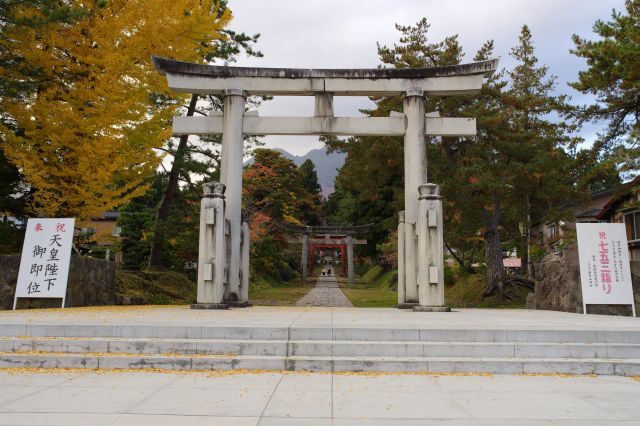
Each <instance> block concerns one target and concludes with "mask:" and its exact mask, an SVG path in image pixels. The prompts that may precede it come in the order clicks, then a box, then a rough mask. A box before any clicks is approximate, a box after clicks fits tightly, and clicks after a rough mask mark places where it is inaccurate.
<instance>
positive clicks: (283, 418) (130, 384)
mask: <svg viewBox="0 0 640 426" xmlns="http://www.w3.org/2000/svg"><path fill="white" fill-rule="evenodd" d="M639 399H640V382H638V381H636V380H634V379H632V378H625V377H610V376H599V377H588V376H574V377H561V376H510V375H496V376H448V375H443V376H427V375H358V374H304V373H298V374H290V373H289V374H282V373H278V372H265V373H251V374H226V375H223V374H220V375H217V374H215V373H211V374H208V373H156V372H131V371H126V372H114V371H105V372H99V373H96V372H82V371H77V372H69V371H66V372H64V371H63V372H58V371H54V370H44V372H32V371H29V370H27V371H17V372H6V371H0V425H180V426H189V425H234V426H243V425H263V426H264V425H279V426H280V425H314V426H315V425H322V426H328V425H340V426H347V425H349V426H353V425H355V426H358V425H384V426H389V425H401V426H413V425H465V426H466V425H505V426H506V425H640V404H639V403H638V401H639Z"/></svg>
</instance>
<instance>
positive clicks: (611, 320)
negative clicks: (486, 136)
mask: <svg viewBox="0 0 640 426" xmlns="http://www.w3.org/2000/svg"><path fill="white" fill-rule="evenodd" d="M9 324H26V325H29V324H39V325H46V326H55V325H64V324H67V325H68V324H72V325H101V326H106V325H113V326H120V325H127V326H128V325H131V326H134V325H135V326H145V325H154V326H155V325H157V326H174V327H178V326H180V327H212V326H223V327H291V328H298V327H310V328H314V327H332V328H336V329H337V328H388V329H391V328H392V329H407V330H413V329H458V330H459V329H469V330H509V329H524V328H526V329H530V330H555V331H557V330H587V331H597V330H629V331H640V320H638V318H631V317H614V316H602V315H582V314H571V313H566V312H556V311H536V310H526V309H455V310H454V311H453V312H432V313H428V312H412V311H410V310H404V309H393V308H367V309H361V308H337V307H325V308H323V307H272V306H254V307H252V308H239V309H231V310H227V311H224V310H223V311H218V310H197V309H189V307H188V306H184V305H183V306H158V305H152V306H97V307H86V308H67V309H33V310H17V311H0V327H3V326H7V325H9ZM25 333H26V330H25V331H24V332H23V333H22V334H18V335H24V334H25Z"/></svg>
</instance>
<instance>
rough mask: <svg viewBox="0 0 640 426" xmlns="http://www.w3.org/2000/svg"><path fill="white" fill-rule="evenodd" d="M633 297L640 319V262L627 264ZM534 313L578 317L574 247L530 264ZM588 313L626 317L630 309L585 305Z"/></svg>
mask: <svg viewBox="0 0 640 426" xmlns="http://www.w3.org/2000/svg"><path fill="white" fill-rule="evenodd" d="M631 276H632V279H633V294H634V299H635V302H636V311H637V312H638V315H640V262H639V261H634V262H631ZM533 278H534V280H535V282H536V287H535V298H534V299H535V304H534V305H535V309H548V310H553V311H565V312H578V313H582V290H581V287H580V263H579V261H578V249H577V247H576V246H571V247H568V248H565V249H564V250H563V251H561V252H558V253H554V254H551V255H548V256H546V257H545V258H543V259H542V261H540V262H534V263H533ZM588 312H589V313H590V314H591V313H594V314H608V315H630V314H631V307H630V306H623V305H589V307H588Z"/></svg>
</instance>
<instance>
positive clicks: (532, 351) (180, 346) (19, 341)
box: [0, 337, 640, 359]
mask: <svg viewBox="0 0 640 426" xmlns="http://www.w3.org/2000/svg"><path fill="white" fill-rule="evenodd" d="M26 351H41V352H58V353H86V352H89V353H109V354H113V353H116V354H117V353H124V354H152V355H153V354H179V355H189V354H196V355H260V356H336V357H339V356H374V357H376V356H377V357H470V358H576V359H580V358H583V359H588V358H593V359H608V358H612V359H640V344H634V343H529V342H415V341H395V342H394V341H380V342H374V341H337V340H291V341H287V340H244V339H243V340H233V339H158V338H151V339H148V338H117V337H111V338H64V337H63V338H47V337H19V338H18V337H16V338H7V337H5V338H0V352H5V353H10V352H26Z"/></svg>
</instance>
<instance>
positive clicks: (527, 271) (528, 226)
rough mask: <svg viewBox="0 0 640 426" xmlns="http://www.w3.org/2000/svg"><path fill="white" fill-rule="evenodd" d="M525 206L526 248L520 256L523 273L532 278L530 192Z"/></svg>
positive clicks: (526, 196) (526, 197)
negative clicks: (530, 264)
mask: <svg viewBox="0 0 640 426" xmlns="http://www.w3.org/2000/svg"><path fill="white" fill-rule="evenodd" d="M524 208H525V215H526V216H525V223H524V230H525V236H524V250H523V252H522V256H520V258H521V259H522V261H521V262H520V269H521V274H522V275H523V276H525V277H527V278H531V274H530V272H531V270H530V268H529V245H530V244H531V215H530V214H529V209H530V208H531V206H530V205H529V193H528V192H527V193H526V194H525V201H524Z"/></svg>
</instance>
